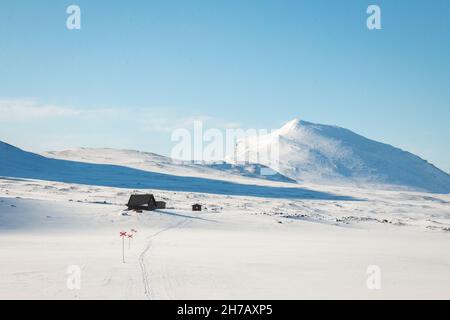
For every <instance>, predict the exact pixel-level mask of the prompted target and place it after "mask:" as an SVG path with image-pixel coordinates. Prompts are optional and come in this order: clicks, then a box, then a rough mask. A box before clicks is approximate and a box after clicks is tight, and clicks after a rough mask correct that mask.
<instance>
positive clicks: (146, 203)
mask: <svg viewBox="0 0 450 320" xmlns="http://www.w3.org/2000/svg"><path fill="white" fill-rule="evenodd" d="M127 207H128V210H155V209H156V208H157V205H156V201H155V197H154V196H153V195H152V194H132V195H131V196H130V200H128V204H127Z"/></svg>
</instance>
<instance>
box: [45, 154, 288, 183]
mask: <svg viewBox="0 0 450 320" xmlns="http://www.w3.org/2000/svg"><path fill="white" fill-rule="evenodd" d="M42 155H43V156H46V157H49V158H55V159H63V160H71V161H81V162H86V163H96V164H112V165H119V166H125V167H129V168H134V169H139V170H145V171H151V172H159V173H165V174H175V175H178V176H191V177H204V178H211V177H213V178H216V179H226V180H228V179H230V178H231V179H233V178H234V179H236V178H258V179H264V180H271V181H279V182H290V183H295V182H296V181H295V180H294V179H290V178H288V177H285V176H283V175H281V174H279V173H278V172H273V174H270V175H267V174H264V171H265V170H269V168H267V167H266V166H264V165H261V164H258V163H254V164H230V163H225V162H203V163H201V162H188V161H178V160H173V159H171V158H169V157H165V156H162V155H159V154H156V153H151V152H143V151H137V150H124V149H111V148H77V149H70V150H63V151H49V152H45V153H43V154H42Z"/></svg>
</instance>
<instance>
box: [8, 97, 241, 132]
mask: <svg viewBox="0 0 450 320" xmlns="http://www.w3.org/2000/svg"><path fill="white" fill-rule="evenodd" d="M163 110H164V109H163V108H142V107H139V108H136V107H122V108H119V107H116V108H89V109H87V108H79V107H77V108H74V107H68V106H59V105H53V104H45V103H40V102H38V101H36V100H30V99H17V100H14V99H10V100H7V99H0V121H8V123H14V122H17V123H20V122H24V121H33V120H39V121H44V120H48V121H51V120H54V119H56V118H73V119H74V120H75V119H80V121H81V120H94V121H95V120H96V119H99V116H100V115H101V119H103V120H102V121H105V118H106V119H107V120H106V121H108V120H110V121H115V120H117V119H120V120H121V121H123V122H126V123H130V124H132V123H134V124H136V125H137V128H138V129H140V130H143V131H149V132H161V133H168V132H172V131H173V130H176V129H179V128H186V129H188V130H189V129H192V128H193V126H194V123H195V122H196V121H201V122H202V123H203V125H204V127H214V128H219V129H228V128H238V127H240V124H239V123H235V122H227V121H224V120H222V119H218V118H215V117H211V116H208V115H200V116H186V117H177V116H174V115H170V114H164V111H163ZM136 115H138V116H136ZM155 115H156V116H155Z"/></svg>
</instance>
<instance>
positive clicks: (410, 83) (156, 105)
mask: <svg viewBox="0 0 450 320" xmlns="http://www.w3.org/2000/svg"><path fill="white" fill-rule="evenodd" d="M70 4H77V5H79V6H80V8H81V26H82V28H81V30H72V31H70V30H68V29H67V28H66V18H67V16H68V15H67V14H66V8H67V6H69V5H70ZM370 4H377V5H379V6H380V7H381V13H382V30H375V31H369V30H368V29H367V28H366V18H367V14H366V8H367V6H368V5H370ZM449 39H450V2H449V1H447V0H434V1H411V0H410V1H406V0H405V1H403V0H397V1H357V0H355V1H350V0H348V1H324V0H322V1H312V0H310V1H300V0H296V1H285V0H281V1H274V0H264V1H258V0H239V1H237V0H234V1H233V0H182V1H181V0H180V1H172V0H164V1H163V0H161V1H159V0H158V1H99V0H97V1H39V2H38V1H21V0H15V1H2V2H1V4H0V74H1V77H0V140H3V141H6V142H9V143H12V144H16V145H18V146H20V147H23V148H26V149H28V150H35V151H41V150H46V149H63V148H69V147H78V146H91V147H100V146H102V147H103V146H106V147H119V148H133V149H141V150H146V151H153V152H157V153H162V154H170V148H171V147H172V145H173V144H172V143H171V141H170V131H171V129H173V128H175V127H178V126H185V127H189V125H190V122H191V121H192V119H197V118H200V119H204V120H205V122H206V123H207V125H208V126H211V127H219V128H226V127H230V126H237V125H238V126H242V127H243V128H276V127H278V126H280V125H282V124H283V123H284V122H286V121H288V120H290V119H292V118H294V117H299V118H301V119H304V120H307V121H312V122H317V123H325V124H334V125H339V126H343V127H346V128H348V129H351V130H353V131H355V132H357V133H359V134H362V135H364V136H366V137H369V138H372V139H375V140H378V141H382V142H386V143H390V144H393V145H395V146H398V147H401V148H403V149H406V150H408V151H411V152H414V153H416V154H418V155H420V156H422V157H424V158H425V159H427V160H429V161H430V162H432V163H434V164H436V165H437V166H438V167H440V168H442V169H444V170H446V171H447V172H450V148H449V147H448V141H449V138H450V126H449V122H450V121H449V120H450V41H449Z"/></svg>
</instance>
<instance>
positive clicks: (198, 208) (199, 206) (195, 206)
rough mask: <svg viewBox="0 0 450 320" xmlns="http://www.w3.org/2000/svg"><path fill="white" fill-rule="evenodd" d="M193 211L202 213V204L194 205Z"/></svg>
mask: <svg viewBox="0 0 450 320" xmlns="http://www.w3.org/2000/svg"><path fill="white" fill-rule="evenodd" d="M192 211H202V205H201V204H198V203H196V204H193V205H192Z"/></svg>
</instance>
